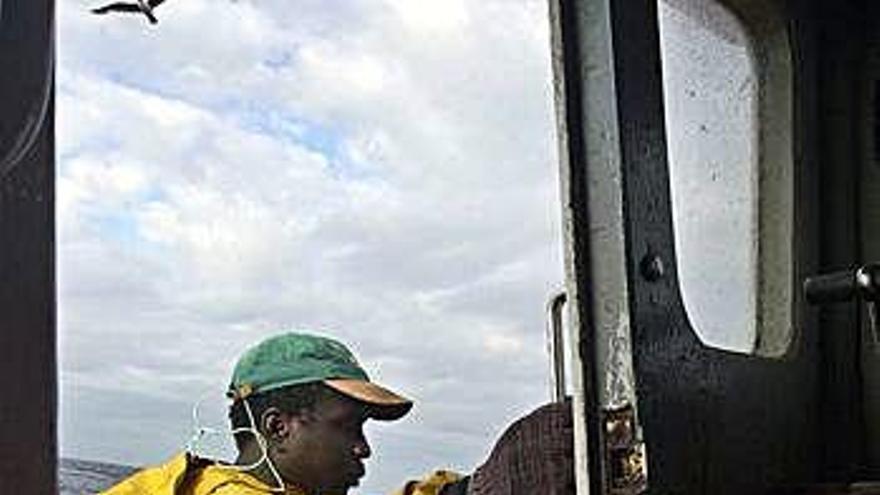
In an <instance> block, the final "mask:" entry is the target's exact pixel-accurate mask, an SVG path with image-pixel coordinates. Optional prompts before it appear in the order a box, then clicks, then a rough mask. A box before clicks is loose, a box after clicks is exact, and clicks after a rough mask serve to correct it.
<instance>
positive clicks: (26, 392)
mask: <svg viewBox="0 0 880 495" xmlns="http://www.w3.org/2000/svg"><path fill="white" fill-rule="evenodd" d="M2 14H3V16H2V21H0V115H2V119H0V120H2V123H0V352H2V358H0V376H2V377H3V382H2V386H0V390H2V398H0V487H2V488H0V491H2V492H3V493H21V494H35V495H38V494H50V493H57V487H56V484H57V483H56V477H57V475H56V463H57V452H56V449H57V441H56V436H57V435H56V432H57V421H56V409H57V408H56V401H57V398H56V397H57V394H56V383H57V382H56V340H55V254H54V251H55V213H54V153H55V151H54V130H53V127H54V124H53V122H54V119H53V104H52V100H51V94H52V86H53V68H52V67H53V65H52V64H51V63H49V62H50V61H51V58H52V57H53V56H54V55H53V53H52V49H51V47H52V43H53V39H52V31H53V29H54V26H53V15H54V2H53V1H52V0H3V12H2ZM46 98H48V100H47V99H46ZM23 131H28V132H23ZM13 151H14V152H13Z"/></svg>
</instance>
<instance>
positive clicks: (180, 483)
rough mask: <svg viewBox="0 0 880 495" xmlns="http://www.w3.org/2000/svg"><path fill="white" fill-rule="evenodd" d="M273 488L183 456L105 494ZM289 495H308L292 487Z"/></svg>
mask: <svg viewBox="0 0 880 495" xmlns="http://www.w3.org/2000/svg"><path fill="white" fill-rule="evenodd" d="M460 478H461V476H460V475H458V474H455V473H453V472H450V471H436V472H434V473H433V474H431V475H430V476H428V477H426V478H425V479H424V480H421V481H410V482H409V483H407V484H406V485H405V486H404V487H403V488H402V489H400V490H398V491H396V492H394V495H439V493H440V490H441V489H442V488H443V486H444V485H445V484H447V483H451V482H454V481H457V480H458V479H460ZM277 493H278V492H277V491H274V490H273V487H271V486H269V485H267V484H265V483H263V482H262V481H260V480H259V479H257V478H255V477H254V476H251V475H250V474H247V473H244V472H242V471H238V470H235V469H233V468H230V467H229V466H225V465H223V464H218V463H215V462H212V461H207V460H203V459H197V458H194V457H192V456H189V455H187V454H185V453H183V454H179V455H178V456H176V457H174V458H173V459H171V460H170V461H168V462H166V463H165V464H162V465H160V466H157V467H154V468H149V469H144V470H143V471H139V472H138V473H135V474H134V475H132V476H131V477H130V478H127V479H125V480H123V481H122V482H120V483H119V484H118V485H116V486H114V487H113V488H110V489H109V490H107V491H105V492H103V494H102V495H266V494H277ZM285 494H286V495H307V494H306V493H304V492H302V491H300V490H298V489H296V488H288V489H287V491H286V492H285Z"/></svg>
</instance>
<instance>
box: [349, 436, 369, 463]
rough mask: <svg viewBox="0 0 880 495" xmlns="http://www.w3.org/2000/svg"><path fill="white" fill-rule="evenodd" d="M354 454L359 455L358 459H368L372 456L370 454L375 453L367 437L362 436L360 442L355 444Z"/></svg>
mask: <svg viewBox="0 0 880 495" xmlns="http://www.w3.org/2000/svg"><path fill="white" fill-rule="evenodd" d="M353 451H354V455H355V456H357V458H358V459H366V458H368V457H370V454H372V453H373V451H372V449H370V444H369V443H368V442H367V439H366V438H361V439H360V440H359V441H358V442H356V443H355V444H354V449H353Z"/></svg>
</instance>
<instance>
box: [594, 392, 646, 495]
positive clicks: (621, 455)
mask: <svg viewBox="0 0 880 495" xmlns="http://www.w3.org/2000/svg"><path fill="white" fill-rule="evenodd" d="M603 424H604V427H605V431H604V432H603V433H604V437H605V472H606V481H607V484H606V486H607V487H608V492H609V493H611V494H612V495H636V494H639V493H643V492H644V491H645V490H647V488H648V460H647V458H646V452H645V443H644V442H643V441H642V440H641V438H640V437H641V435H639V430H638V424H637V423H636V418H635V410H634V409H633V407H632V406H631V405H627V406H624V407H622V408H619V409H609V410H605V411H604V421H603Z"/></svg>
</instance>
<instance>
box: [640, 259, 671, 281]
mask: <svg viewBox="0 0 880 495" xmlns="http://www.w3.org/2000/svg"><path fill="white" fill-rule="evenodd" d="M639 266H640V268H641V271H642V277H644V279H645V280H647V281H648V282H656V281H658V280H660V279H661V278H663V276H664V275H665V274H666V267H665V266H664V265H663V260H662V259H661V258H660V256H658V255H656V254H654V253H648V254H646V255H645V257H644V258H642V262H641V263H640V264H639Z"/></svg>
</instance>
